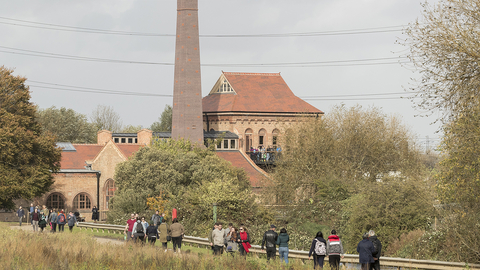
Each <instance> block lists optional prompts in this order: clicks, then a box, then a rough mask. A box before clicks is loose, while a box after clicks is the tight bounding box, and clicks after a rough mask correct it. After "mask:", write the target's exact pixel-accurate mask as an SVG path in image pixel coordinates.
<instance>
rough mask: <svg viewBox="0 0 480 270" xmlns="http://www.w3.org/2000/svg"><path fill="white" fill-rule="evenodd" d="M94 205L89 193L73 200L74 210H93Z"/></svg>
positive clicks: (79, 195) (81, 194)
mask: <svg viewBox="0 0 480 270" xmlns="http://www.w3.org/2000/svg"><path fill="white" fill-rule="evenodd" d="M91 208H92V203H91V201H90V196H88V194H87V193H80V194H78V195H77V196H75V199H73V209H91Z"/></svg>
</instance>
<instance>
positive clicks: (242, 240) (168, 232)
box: [16, 204, 382, 270]
mask: <svg viewBox="0 0 480 270" xmlns="http://www.w3.org/2000/svg"><path fill="white" fill-rule="evenodd" d="M95 209H96V208H95ZM29 210H30V211H29V213H28V214H29V215H30V223H31V225H32V227H33V231H34V232H36V231H38V229H40V231H42V232H43V230H44V228H45V227H46V226H47V225H50V229H51V232H56V231H57V227H58V231H59V232H63V231H64V227H65V225H66V224H67V225H68V227H69V229H70V231H72V230H73V227H74V226H75V224H76V223H77V218H76V216H75V215H74V214H73V212H69V214H68V215H66V214H65V213H64V210H63V209H61V210H57V209H47V207H46V206H45V205H43V207H42V209H39V206H36V207H34V206H33V204H31V205H30V209H29ZM26 214H27V213H26V212H25V210H24V209H23V208H22V206H20V207H19V209H18V210H17V213H16V215H17V217H18V218H19V225H20V226H22V220H23V218H24V217H25V216H26ZM94 217H95V219H94V220H98V211H92V218H94ZM222 227H223V226H222V223H219V222H217V223H215V225H214V227H213V229H212V230H211V231H210V232H209V234H208V241H209V243H210V246H211V247H212V250H213V253H214V254H215V255H221V254H223V252H224V250H225V251H226V252H227V253H230V254H233V253H235V252H237V251H238V252H239V253H240V254H241V255H243V256H246V255H247V254H248V253H249V252H250V248H251V245H250V235H249V233H248V231H247V228H246V227H245V225H243V224H241V225H240V226H239V227H238V230H237V228H236V227H234V226H233V224H232V223H229V224H228V227H227V228H225V229H224V228H222ZM275 230H276V226H275V225H270V229H269V230H267V231H266V232H265V233H264V235H263V239H262V245H261V249H262V251H263V252H265V253H266V255H267V260H270V259H273V258H275V256H276V253H277V249H276V248H277V246H278V253H279V255H280V260H281V261H282V262H285V263H286V264H288V252H289V249H288V242H289V240H290V237H289V235H288V233H287V230H286V229H285V228H282V229H281V230H280V234H277V232H276V231H275ZM124 233H125V239H126V240H127V241H133V242H139V243H141V244H144V243H146V242H147V241H148V243H149V244H151V245H155V242H156V241H157V240H158V241H159V242H161V243H162V247H163V248H164V250H165V251H166V250H167V243H168V242H169V241H172V244H173V251H174V252H177V250H178V252H180V249H181V247H182V239H183V237H184V234H185V229H184V227H183V225H182V224H180V223H178V219H177V218H174V219H173V220H172V225H170V226H169V225H168V224H167V218H166V216H165V213H163V214H162V215H159V211H156V212H155V214H153V215H152V217H151V219H150V221H149V222H147V221H146V220H145V217H139V216H138V214H134V213H133V214H131V217H130V219H129V220H128V221H127V224H126V226H125V230H124ZM381 251H382V244H381V242H380V240H379V239H378V238H377V236H376V235H375V232H374V231H373V230H370V231H369V232H367V233H365V234H364V235H363V239H362V241H360V243H358V246H357V252H358V253H359V262H360V264H361V269H362V270H379V269H380V254H381ZM343 254H344V252H343V245H342V241H341V240H340V238H339V237H338V235H337V232H336V231H335V230H332V231H331V235H330V236H329V237H328V238H327V240H325V239H324V238H323V233H322V232H321V231H320V232H318V233H317V235H316V236H315V238H314V239H313V241H312V244H311V247H310V250H309V252H308V258H309V259H313V264H314V268H315V269H317V268H318V269H322V268H323V265H324V260H325V257H326V256H328V261H329V264H330V268H331V269H339V266H340V259H341V258H342V259H343V257H344V256H343ZM312 255H313V256H312Z"/></svg>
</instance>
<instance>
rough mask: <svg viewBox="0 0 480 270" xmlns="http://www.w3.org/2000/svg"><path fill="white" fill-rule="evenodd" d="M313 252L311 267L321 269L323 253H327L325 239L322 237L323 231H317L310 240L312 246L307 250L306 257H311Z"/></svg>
mask: <svg viewBox="0 0 480 270" xmlns="http://www.w3.org/2000/svg"><path fill="white" fill-rule="evenodd" d="M312 253H313V269H317V267H318V268H319V269H323V262H324V261H325V255H327V241H325V239H323V233H322V232H317V235H316V236H315V238H314V239H313V241H312V246H311V247H310V251H309V252H308V259H310V260H311V259H312V257H311V256H312Z"/></svg>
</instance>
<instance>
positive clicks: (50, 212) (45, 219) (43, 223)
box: [16, 203, 77, 233]
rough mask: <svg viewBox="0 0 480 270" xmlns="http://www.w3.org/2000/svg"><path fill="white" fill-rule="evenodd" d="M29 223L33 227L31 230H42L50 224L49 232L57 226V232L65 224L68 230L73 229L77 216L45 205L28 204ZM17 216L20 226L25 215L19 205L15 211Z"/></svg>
mask: <svg viewBox="0 0 480 270" xmlns="http://www.w3.org/2000/svg"><path fill="white" fill-rule="evenodd" d="M28 214H29V216H30V224H31V225H32V227H33V231H34V232H37V231H38V230H40V231H41V232H43V231H44V229H45V227H47V225H49V226H50V231H51V232H53V233H54V232H56V231H57V227H58V231H59V232H63V231H64V228H65V225H68V227H69V229H70V232H72V231H73V227H74V226H75V224H76V223H77V217H76V216H75V215H74V214H73V212H70V213H69V214H68V215H66V214H65V213H64V210H63V209H58V210H57V209H48V208H47V207H46V206H45V205H43V206H42V209H40V207H39V206H33V203H32V204H30V209H29V213H28ZM16 215H17V217H18V222H19V225H20V226H22V221H23V218H24V217H26V213H25V210H24V209H23V208H22V206H20V207H19V208H18V210H17V213H16Z"/></svg>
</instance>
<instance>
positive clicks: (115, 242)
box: [10, 224, 124, 245]
mask: <svg viewBox="0 0 480 270" xmlns="http://www.w3.org/2000/svg"><path fill="white" fill-rule="evenodd" d="M10 228H12V229H14V230H24V231H29V232H32V233H33V227H32V226H31V225H27V224H24V225H22V226H21V227H20V226H10ZM37 233H50V230H49V229H48V228H45V230H44V231H43V232H37ZM57 233H58V232H57ZM64 233H70V232H69V231H68V227H67V230H66V231H65V232H64ZM93 238H94V239H95V240H97V242H99V243H102V244H112V245H123V244H124V241H122V240H117V239H111V238H106V237H93Z"/></svg>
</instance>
